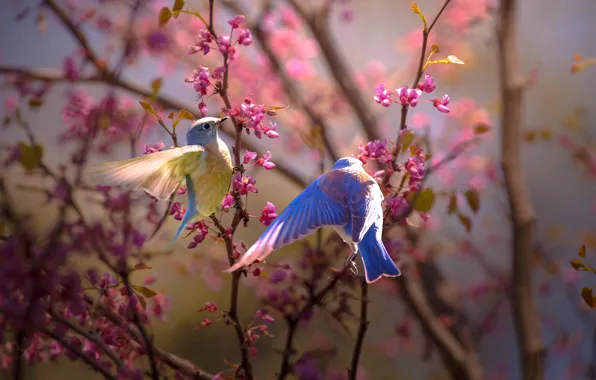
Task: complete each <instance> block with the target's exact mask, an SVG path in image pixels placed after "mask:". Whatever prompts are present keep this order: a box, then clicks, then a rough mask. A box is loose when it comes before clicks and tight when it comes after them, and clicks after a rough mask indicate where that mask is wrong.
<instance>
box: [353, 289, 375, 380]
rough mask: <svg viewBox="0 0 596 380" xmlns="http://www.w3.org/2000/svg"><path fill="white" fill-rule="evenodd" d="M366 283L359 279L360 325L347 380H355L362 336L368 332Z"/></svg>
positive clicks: (362, 342) (362, 343)
mask: <svg viewBox="0 0 596 380" xmlns="http://www.w3.org/2000/svg"><path fill="white" fill-rule="evenodd" d="M369 324H370V321H369V320H368V283H367V282H366V279H365V278H364V277H363V278H360V324H359V326H358V336H357V337H356V344H355V345H354V350H353V351H352V362H351V365H350V369H349V370H348V380H356V375H357V374H358V362H359V361H360V354H361V353H362V347H363V345H364V336H365V335H366V330H368V325H369Z"/></svg>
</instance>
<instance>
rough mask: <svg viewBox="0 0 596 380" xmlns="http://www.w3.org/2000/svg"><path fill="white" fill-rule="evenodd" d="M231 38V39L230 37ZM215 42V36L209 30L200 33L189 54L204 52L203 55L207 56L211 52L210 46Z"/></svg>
mask: <svg viewBox="0 0 596 380" xmlns="http://www.w3.org/2000/svg"><path fill="white" fill-rule="evenodd" d="M228 38H229V37H228ZM211 42H213V35H212V34H211V32H209V31H208V30H207V29H202V30H201V31H199V35H198V36H196V37H195V45H194V46H191V47H190V50H189V51H188V54H195V53H197V52H199V51H200V52H202V53H203V55H207V53H209V51H210V50H211V47H210V46H209V44H210V43H211Z"/></svg>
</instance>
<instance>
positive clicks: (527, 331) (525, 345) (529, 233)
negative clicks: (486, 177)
mask: <svg viewBox="0 0 596 380" xmlns="http://www.w3.org/2000/svg"><path fill="white" fill-rule="evenodd" d="M516 7H518V4H517V2H516V1H515V0H502V1H501V4H500V7H499V13H498V21H497V37H498V46H499V69H500V87H501V104H502V105H503V115H502V120H501V123H502V124H501V125H502V133H503V137H502V145H501V167H502V169H503V177H504V180H505V188H506V191H507V198H508V202H509V206H510V212H511V221H512V224H511V228H512V235H513V260H512V291H513V316H514V324H515V329H516V332H517V337H518V340H519V343H520V351H521V356H522V357H521V361H522V366H521V367H522V378H523V379H537V380H540V379H544V377H545V356H546V347H545V345H544V341H543V338H542V333H541V331H540V318H539V316H538V311H537V308H536V303H535V300H534V294H533V289H532V255H533V250H534V241H533V235H534V224H535V218H536V217H535V214H534V210H533V209H532V205H531V203H530V199H529V196H528V191H527V189H526V184H525V179H524V173H523V166H522V160H521V153H520V141H521V125H522V113H523V92H524V86H525V81H524V78H523V77H522V74H521V72H520V67H519V66H520V64H519V59H518V53H517V50H518V47H517V31H516V25H515V24H516Z"/></svg>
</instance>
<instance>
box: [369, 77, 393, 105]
mask: <svg viewBox="0 0 596 380" xmlns="http://www.w3.org/2000/svg"><path fill="white" fill-rule="evenodd" d="M373 99H374V100H375V102H377V103H379V104H380V105H382V106H383V107H389V106H390V105H391V102H392V99H391V93H390V92H389V91H388V90H386V89H385V84H384V83H381V84H380V85H378V86H377V94H376V95H375V96H374V97H373Z"/></svg>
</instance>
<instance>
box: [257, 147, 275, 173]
mask: <svg viewBox="0 0 596 380" xmlns="http://www.w3.org/2000/svg"><path fill="white" fill-rule="evenodd" d="M270 159H271V152H269V151H267V153H265V154H264V155H263V157H261V158H259V159H258V160H257V164H259V165H260V166H262V167H264V168H265V169H266V170H271V169H273V168H275V167H276V166H277V165H275V164H274V163H273V162H270V161H269V160H270Z"/></svg>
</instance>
